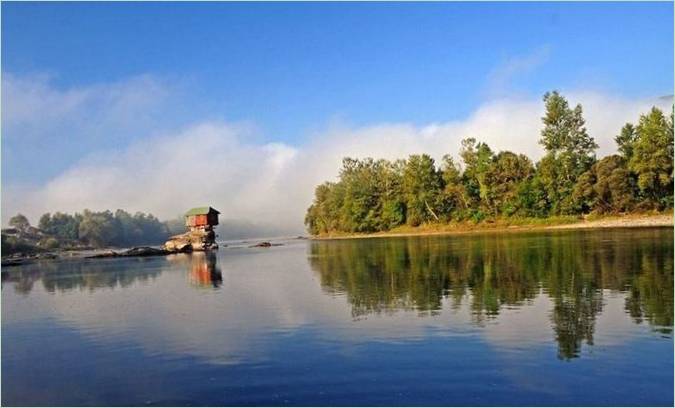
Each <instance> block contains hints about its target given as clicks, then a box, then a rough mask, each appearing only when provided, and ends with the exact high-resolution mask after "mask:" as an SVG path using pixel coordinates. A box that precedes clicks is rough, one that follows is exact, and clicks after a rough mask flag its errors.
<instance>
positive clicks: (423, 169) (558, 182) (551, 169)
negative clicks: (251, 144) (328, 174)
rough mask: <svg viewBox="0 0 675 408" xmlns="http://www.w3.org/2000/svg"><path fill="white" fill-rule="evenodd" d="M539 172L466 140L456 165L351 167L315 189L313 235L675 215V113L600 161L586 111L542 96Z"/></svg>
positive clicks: (621, 139)
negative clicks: (595, 216)
mask: <svg viewBox="0 0 675 408" xmlns="http://www.w3.org/2000/svg"><path fill="white" fill-rule="evenodd" d="M543 101H544V104H545V114H544V116H543V117H542V122H543V127H542V130H541V136H540V139H539V143H540V144H541V146H542V147H543V148H544V150H545V154H544V156H543V157H542V158H541V160H539V161H538V162H536V163H534V162H533V161H532V160H531V159H530V158H528V157H527V156H525V155H523V154H518V153H514V152H510V151H500V152H495V151H493V150H492V149H491V148H490V146H488V145H487V144H486V143H483V142H479V141H477V140H476V139H475V138H467V139H464V140H462V142H461V148H460V151H459V157H460V158H461V163H459V162H456V161H455V159H453V157H452V156H451V155H449V154H446V155H445V156H443V159H442V161H441V163H440V164H437V163H436V162H435V161H434V159H433V158H432V157H431V156H430V155H428V154H414V155H411V156H409V157H408V158H407V159H399V160H396V161H389V160H384V159H380V160H375V159H373V158H365V159H354V158H345V159H343V161H342V169H341V170H340V172H339V177H338V180H337V181H336V182H325V183H323V184H321V185H319V186H317V187H316V190H315V195H314V200H313V202H312V204H311V206H310V207H309V208H308V209H307V213H306V216H305V225H306V226H307V229H308V231H309V232H310V233H311V234H313V235H321V234H330V233H334V232H339V233H356V232H359V233H368V232H379V231H387V230H390V229H392V228H395V227H398V226H402V225H409V226H413V227H416V226H420V225H423V224H442V223H450V222H455V221H459V222H472V223H480V222H485V221H490V220H495V219H509V218H516V217H525V218H547V217H552V216H565V215H582V214H612V213H627V212H644V211H652V210H657V211H663V210H666V209H669V208H672V207H673V112H672V110H671V113H670V115H667V114H665V113H664V112H663V111H661V110H660V109H658V108H656V107H653V108H652V109H651V110H650V111H649V112H645V113H643V114H642V115H640V117H639V119H638V121H637V123H635V124H633V123H626V124H625V125H624V126H623V128H622V129H621V131H620V133H619V134H618V135H616V136H615V138H614V140H615V141H616V144H617V154H612V155H609V156H606V157H603V158H601V159H598V158H597V157H596V154H595V151H596V149H597V148H598V145H597V143H596V142H595V140H594V138H593V137H592V136H591V135H589V134H588V132H587V130H586V126H585V120H584V117H583V109H582V106H581V105H580V104H577V105H576V106H574V107H572V106H570V104H569V103H568V101H567V100H566V99H565V97H564V96H562V95H561V94H560V93H559V92H557V91H553V92H548V93H546V94H545V95H544V97H543Z"/></svg>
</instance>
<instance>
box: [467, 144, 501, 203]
mask: <svg viewBox="0 0 675 408" xmlns="http://www.w3.org/2000/svg"><path fill="white" fill-rule="evenodd" d="M459 155H460V156H461V157H462V160H463V161H464V167H465V170H464V174H463V177H462V178H463V181H464V186H465V188H466V191H467V194H468V196H469V198H470V199H471V204H472V206H473V207H477V206H479V205H480V202H481V200H482V199H484V198H485V195H486V194H487V190H486V185H485V173H486V172H487V169H488V167H489V166H490V163H491V162H492V159H493V157H494V153H493V152H492V149H490V147H489V146H488V145H487V144H485V143H483V142H479V143H478V144H476V139H474V138H468V139H464V140H462V147H461V149H460V151H459Z"/></svg>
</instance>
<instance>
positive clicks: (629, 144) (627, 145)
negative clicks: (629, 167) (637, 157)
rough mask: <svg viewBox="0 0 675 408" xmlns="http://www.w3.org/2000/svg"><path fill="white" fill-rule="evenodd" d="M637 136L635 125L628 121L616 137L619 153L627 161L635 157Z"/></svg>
mask: <svg viewBox="0 0 675 408" xmlns="http://www.w3.org/2000/svg"><path fill="white" fill-rule="evenodd" d="M636 136H637V133H636V132H635V126H633V125H632V124H631V123H626V124H625V125H624V126H623V127H622V128H621V133H619V134H618V135H617V136H616V137H615V138H614V141H616V144H617V146H618V150H619V153H620V154H621V156H622V157H623V158H624V159H625V160H626V162H629V161H630V159H631V158H632V157H633V143H634V142H635V138H636Z"/></svg>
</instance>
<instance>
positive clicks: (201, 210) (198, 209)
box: [185, 207, 220, 217]
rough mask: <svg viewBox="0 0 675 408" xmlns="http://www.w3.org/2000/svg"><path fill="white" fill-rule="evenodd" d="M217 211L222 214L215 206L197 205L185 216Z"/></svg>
mask: <svg viewBox="0 0 675 408" xmlns="http://www.w3.org/2000/svg"><path fill="white" fill-rule="evenodd" d="M212 211H213V212H215V213H216V214H220V211H218V210H216V209H215V208H211V207H195V208H193V209H191V210H190V211H188V212H186V213H185V216H186V217H187V216H189V215H202V214H208V213H210V212H212Z"/></svg>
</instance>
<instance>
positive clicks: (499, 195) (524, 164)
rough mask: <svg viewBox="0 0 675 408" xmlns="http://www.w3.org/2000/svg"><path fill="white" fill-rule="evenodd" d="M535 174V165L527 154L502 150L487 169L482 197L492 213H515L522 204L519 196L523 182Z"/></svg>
mask: <svg viewBox="0 0 675 408" xmlns="http://www.w3.org/2000/svg"><path fill="white" fill-rule="evenodd" d="M533 175H534V166H533V165H532V162H531V161H530V159H528V158H527V157H526V156H525V155H522V154H520V155H516V154H515V153H511V152H508V151H507V152H500V153H499V154H498V155H497V156H495V157H494V159H493V160H492V162H491V163H490V165H489V166H488V168H487V170H486V171H485V180H484V185H485V186H484V190H485V193H484V195H483V197H482V199H483V202H484V203H485V206H486V207H487V209H488V211H489V212H490V214H493V215H497V214H505V215H513V214H514V213H516V211H517V210H518V209H519V207H520V205H521V204H522V203H521V201H520V200H519V197H518V192H519V190H520V186H521V184H524V183H527V182H528V181H529V180H530V178H531V177H532V176H533Z"/></svg>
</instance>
